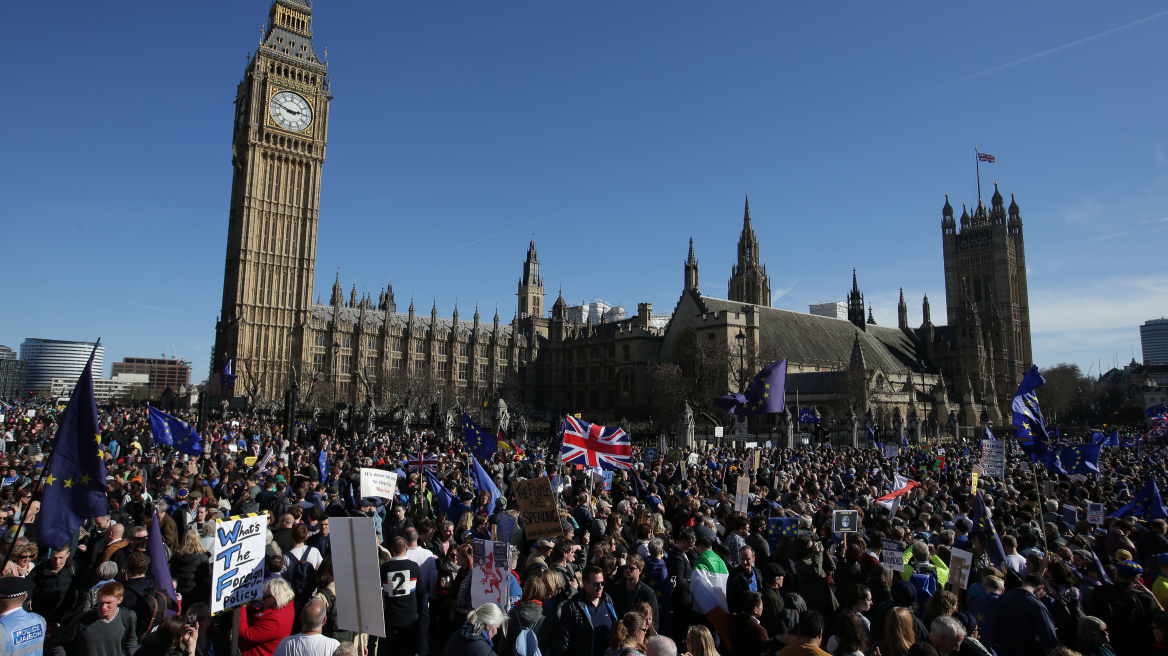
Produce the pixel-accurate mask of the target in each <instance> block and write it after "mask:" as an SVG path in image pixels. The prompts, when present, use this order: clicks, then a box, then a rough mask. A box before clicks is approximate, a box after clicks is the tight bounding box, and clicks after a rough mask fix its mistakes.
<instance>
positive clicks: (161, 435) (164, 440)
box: [150, 407, 203, 456]
mask: <svg viewBox="0 0 1168 656" xmlns="http://www.w3.org/2000/svg"><path fill="white" fill-rule="evenodd" d="M150 430H151V432H152V433H154V441H155V442H158V443H159V444H169V445H170V446H173V447H174V450H175V451H178V452H179V453H185V454H187V455H188V456H197V455H200V454H202V453H203V440H202V439H200V438H199V434H198V433H196V432H195V427H194V426H191V425H190V424H188V423H187V422H185V421H183V420H181V419H179V418H177V417H172V416H170V415H168V414H166V413H165V412H163V411H161V410H159V409H158V408H154V407H151V408H150Z"/></svg>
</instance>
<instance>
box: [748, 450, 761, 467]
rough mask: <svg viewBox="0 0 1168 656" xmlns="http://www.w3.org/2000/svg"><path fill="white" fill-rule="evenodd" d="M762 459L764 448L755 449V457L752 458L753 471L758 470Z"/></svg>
mask: <svg viewBox="0 0 1168 656" xmlns="http://www.w3.org/2000/svg"><path fill="white" fill-rule="evenodd" d="M761 460H762V449H755V450H754V457H753V458H752V461H751V464H750V470H751V471H758V465H759V463H760V461H761Z"/></svg>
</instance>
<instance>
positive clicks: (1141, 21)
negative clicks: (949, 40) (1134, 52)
mask: <svg viewBox="0 0 1168 656" xmlns="http://www.w3.org/2000/svg"><path fill="white" fill-rule="evenodd" d="M1163 16H1168V11H1162V12H1160V13H1158V14H1152V15H1151V16H1148V17H1146V18H1141V19H1139V20H1137V21H1132V22H1130V23H1128V24H1126V25H1120V26H1119V27H1113V28H1111V29H1110V30H1105V31H1103V32H1100V33H1098V34H1094V35H1092V36H1089V37H1087V38H1085V39H1079V40H1078V41H1072V42H1071V43H1067V44H1063V45H1061V46H1058V47H1057V48H1051V49H1050V50H1043V51H1042V52H1039V53H1035V54H1033V55H1030V56H1028V57H1023V58H1022V59H1016V60H1014V61H1012V62H1009V63H1007V64H1002V65H1001V66H995V67H994V68H990V69H987V70H984V71H982V72H980V73H974V74H973V75H969V76H966V77H963V78H961V79H960V80H954V81H952V82H946V83H945V84H942V85H941V86H939V87H937V88H938V89H944V88H945V87H951V86H954V85H958V84H964V83H965V82H969V81H971V80H976V79H978V78H980V77H985V76H987V75H993V74H994V73H998V72H1001V71H1004V70H1006V69H1008V68H1013V67H1015V66H1018V65H1020V64H1026V63H1029V62H1032V61H1035V60H1037V59H1042V58H1043V57H1049V56H1050V55H1054V54H1057V53H1060V52H1063V51H1065V50H1070V49H1071V48H1075V47H1077V46H1081V45H1084V44H1087V43H1091V42H1092V41H1097V40H1099V39H1102V38H1103V37H1107V36H1111V35H1112V34H1117V33H1119V32H1123V31H1124V30H1128V29H1131V28H1133V27H1136V26H1138V25H1143V24H1144V23H1148V22H1151V21H1154V20H1156V19H1157V18H1161V17H1163Z"/></svg>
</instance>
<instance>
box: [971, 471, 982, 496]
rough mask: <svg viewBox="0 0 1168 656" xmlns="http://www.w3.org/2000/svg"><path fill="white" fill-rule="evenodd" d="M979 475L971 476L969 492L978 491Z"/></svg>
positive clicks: (974, 473) (973, 474) (975, 473)
mask: <svg viewBox="0 0 1168 656" xmlns="http://www.w3.org/2000/svg"><path fill="white" fill-rule="evenodd" d="M979 475H980V474H978V473H977V472H973V473H972V474H970V476H969V490H970V492H976V491H977V478H978V476H979Z"/></svg>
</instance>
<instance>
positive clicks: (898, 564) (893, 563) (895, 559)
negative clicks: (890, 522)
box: [880, 540, 904, 572]
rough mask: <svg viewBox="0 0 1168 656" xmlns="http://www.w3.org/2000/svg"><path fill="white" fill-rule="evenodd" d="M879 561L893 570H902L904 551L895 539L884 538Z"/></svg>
mask: <svg viewBox="0 0 1168 656" xmlns="http://www.w3.org/2000/svg"><path fill="white" fill-rule="evenodd" d="M880 562H881V563H883V564H884V566H885V567H887V568H888V569H890V570H892V571H894V572H903V571H904V551H902V550H901V548H900V543H899V542H897V541H896V540H884V541H883V542H882V543H881V549H880Z"/></svg>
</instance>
